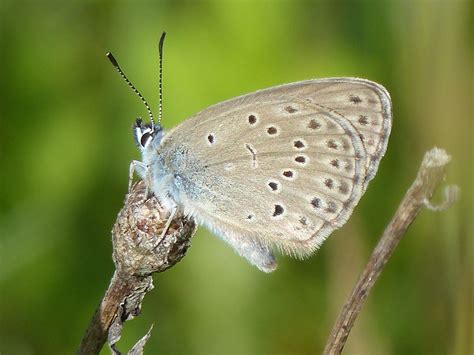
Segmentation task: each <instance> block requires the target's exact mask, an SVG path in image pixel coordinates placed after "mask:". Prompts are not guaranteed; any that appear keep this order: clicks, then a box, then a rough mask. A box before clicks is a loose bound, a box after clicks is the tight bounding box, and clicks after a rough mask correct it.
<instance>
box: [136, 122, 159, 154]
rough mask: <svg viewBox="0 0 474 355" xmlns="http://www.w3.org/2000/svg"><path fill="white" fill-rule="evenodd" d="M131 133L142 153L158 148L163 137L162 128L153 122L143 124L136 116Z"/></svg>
mask: <svg viewBox="0 0 474 355" xmlns="http://www.w3.org/2000/svg"><path fill="white" fill-rule="evenodd" d="M133 135H134V138H135V144H136V145H137V147H138V149H140V151H141V152H142V154H143V153H145V152H147V151H155V150H156V149H158V147H159V146H160V142H161V138H163V128H162V127H161V126H160V125H154V124H153V123H145V124H144V123H143V122H142V119H141V118H137V120H136V121H135V124H134V125H133Z"/></svg>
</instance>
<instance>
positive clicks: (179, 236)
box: [112, 181, 197, 276]
mask: <svg viewBox="0 0 474 355" xmlns="http://www.w3.org/2000/svg"><path fill="white" fill-rule="evenodd" d="M170 213H171V211H169V210H167V209H165V208H164V207H163V206H161V205H160V203H159V202H158V200H157V199H156V197H154V196H152V197H150V198H148V199H146V198H145V184H144V182H143V181H140V182H138V183H136V184H135V185H134V186H133V187H132V189H131V191H130V193H129V194H128V195H127V196H126V199H125V205H124V207H123V208H122V210H121V211H120V213H119V215H118V217H117V220H116V222H115V225H114V228H113V230H112V243H113V259H114V263H115V267H116V268H117V271H118V272H120V273H121V274H122V276H127V275H129V276H131V275H134V276H147V275H150V274H151V273H154V272H162V271H165V270H166V269H168V268H170V267H171V266H173V265H174V264H176V263H177V262H178V261H180V260H181V258H182V257H183V256H184V255H185V254H186V251H187V250H188V248H189V246H190V245H191V237H192V236H193V235H194V233H195V231H196V228H197V226H196V223H195V222H194V220H193V219H191V218H188V217H184V216H183V215H182V214H181V213H180V211H178V212H177V213H176V214H175V217H174V218H173V221H172V222H171V224H170V227H169V229H168V231H167V233H166V235H165V236H164V238H161V235H162V233H163V230H164V229H165V226H166V223H167V221H168V217H169V216H170Z"/></svg>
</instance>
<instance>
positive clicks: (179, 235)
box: [78, 182, 196, 355]
mask: <svg viewBox="0 0 474 355" xmlns="http://www.w3.org/2000/svg"><path fill="white" fill-rule="evenodd" d="M144 194H145V184H144V183H143V182H139V183H137V184H135V185H134V186H133V188H132V190H131V192H130V193H129V194H128V195H127V197H126V200H125V205H124V207H123V208H122V210H121V211H120V213H119V215H118V217H117V220H116V222H115V225H114V228H113V230H112V241H113V259H114V263H115V267H116V270H115V273H114V275H113V277H112V280H111V282H110V285H109V288H108V289H107V292H106V293H105V296H104V298H103V299H102V301H101V303H100V305H99V307H98V309H97V310H96V313H95V315H94V317H93V318H92V320H91V322H90V324H89V327H88V328H87V331H86V334H85V335H84V338H83V339H82V341H81V345H80V348H79V350H78V354H88V355H89V354H98V353H99V352H100V350H101V349H102V346H103V345H104V343H105V341H106V340H108V344H109V346H110V348H111V350H112V352H113V353H114V354H120V352H119V351H118V350H117V349H116V346H115V344H116V343H117V342H118V341H119V339H120V335H121V331H122V325H123V323H124V322H125V321H127V320H129V319H132V318H133V317H135V316H137V315H138V314H139V313H140V307H141V302H142V300H143V297H145V295H146V293H147V292H148V291H150V290H151V289H153V279H152V277H151V274H152V273H154V272H162V271H165V270H167V269H168V268H170V267H172V266H173V265H175V264H176V263H177V262H178V261H180V260H181V258H182V257H183V256H184V255H185V254H186V251H187V249H188V247H189V246H190V239H191V237H192V236H193V234H194V232H195V231H196V224H195V223H194V221H193V220H190V219H187V218H185V217H183V216H176V217H175V218H174V219H173V221H172V223H171V225H170V227H169V229H168V231H167V232H166V234H165V237H164V238H162V237H161V235H162V233H163V230H164V229H165V226H166V222H167V219H168V217H169V215H170V213H169V211H167V210H166V209H164V208H163V207H162V206H161V205H160V204H159V203H158V200H157V199H156V198H155V197H151V198H149V199H145V196H144ZM150 331H151V328H150ZM150 331H148V333H147V334H146V335H145V336H144V337H143V338H142V339H140V340H139V341H138V343H137V344H136V345H135V346H134V347H133V348H132V349H131V350H130V352H129V354H141V353H142V352H143V346H144V345H145V343H146V340H147V339H148V338H149V337H150Z"/></svg>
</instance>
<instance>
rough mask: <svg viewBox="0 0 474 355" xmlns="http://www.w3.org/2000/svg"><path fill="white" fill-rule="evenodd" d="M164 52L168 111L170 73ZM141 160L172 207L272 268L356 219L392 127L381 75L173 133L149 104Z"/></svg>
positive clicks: (207, 113)
mask: <svg viewBox="0 0 474 355" xmlns="http://www.w3.org/2000/svg"><path fill="white" fill-rule="evenodd" d="M164 36H165V34H163V35H162V37H161V39H160V44H159V49H160V50H159V52H160V117H161V97H162V96H161V92H162V91H161V82H162V80H161V78H162V53H163V40H164ZM108 56H109V59H110V60H111V61H112V63H113V64H114V66H115V67H116V69H117V70H118V71H119V73H120V74H121V75H122V76H123V77H124V79H125V80H126V81H127V83H128V84H129V85H130V86H131V87H132V89H134V91H135V92H136V93H137V94H138V95H139V96H140V98H141V99H142V101H143V102H144V103H145V105H146V107H147V109H148V111H149V114H150V119H151V120H150V121H151V122H150V123H147V124H144V123H143V122H142V121H141V119H137V121H136V123H135V125H134V135H135V141H136V144H137V146H138V148H139V150H140V151H141V154H142V160H141V161H140V162H138V161H135V162H133V163H132V167H133V169H134V170H136V171H137V172H138V173H139V174H140V175H141V176H142V177H143V179H145V181H146V182H147V186H148V188H150V190H151V191H152V192H153V193H154V195H155V196H156V197H157V198H158V199H159V201H160V202H161V203H162V204H163V205H164V206H165V207H167V208H168V209H170V210H171V211H174V212H175V211H180V212H182V213H184V214H185V215H187V216H191V217H193V218H194V219H195V220H196V221H197V222H198V223H199V224H201V225H204V226H206V227H207V228H209V229H210V230H211V231H212V232H213V233H215V234H217V235H218V236H219V237H221V238H222V239H223V240H224V241H225V242H227V243H228V244H229V245H231V246H232V247H233V248H234V249H235V250H236V252H237V253H238V254H239V255H241V256H242V257H244V258H246V259H247V260H248V261H249V262H250V263H251V264H253V265H255V266H257V267H258V268H259V269H260V270H262V271H264V272H271V271H273V270H275V268H276V265H277V264H276V261H275V257H274V255H273V249H274V248H277V249H279V250H280V251H281V252H282V253H284V254H287V255H291V256H295V257H306V256H309V255H311V254H312V253H313V252H314V251H315V250H317V249H318V248H319V246H320V245H321V244H322V243H323V241H324V240H325V239H326V238H327V237H328V236H329V235H330V234H331V232H333V231H334V230H335V229H338V228H339V227H341V226H342V225H343V224H344V223H345V222H346V221H347V220H348V218H349V217H350V215H351V213H352V211H353V209H354V207H355V206H356V205H357V203H358V202H359V200H360V199H361V197H362V195H363V194H364V192H365V191H366V189H367V186H368V184H369V182H370V181H371V180H372V179H373V178H374V176H375V174H376V172H377V169H378V166H379V163H380V160H381V159H382V157H383V155H384V153H385V151H386V149H387V144H388V139H389V135H390V130H391V124H392V110H391V100H390V95H389V94H388V92H387V90H386V89H385V88H384V87H383V86H381V85H379V84H377V83H375V82H372V81H369V80H365V79H358V78H328V79H315V80H306V81H300V82H295V83H290V84H285V85H280V86H276V87H272V88H268V89H264V90H260V91H256V92H254V93H251V94H247V95H243V96H239V97H236V98H233V99H230V100H227V101H224V102H221V103H218V104H216V105H213V106H211V107H208V108H206V109H204V110H202V111H200V112H198V113H196V114H195V115H193V116H191V117H190V118H188V119H187V120H185V121H184V122H182V123H181V124H179V125H177V126H176V127H174V128H172V129H170V130H169V131H165V130H164V129H163V128H162V126H161V124H160V123H155V122H154V120H153V115H152V114H151V110H150V109H149V106H148V104H147V103H146V101H145V99H144V98H143V97H142V96H141V94H140V93H139V92H138V91H137V90H136V89H135V87H134V86H133V85H132V84H131V82H130V81H128V79H127V78H126V77H125V75H124V74H123V72H122V70H121V69H120V67H119V66H118V63H117V62H116V60H115V59H114V58H113V56H112V55H111V54H108Z"/></svg>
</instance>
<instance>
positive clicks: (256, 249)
mask: <svg viewBox="0 0 474 355" xmlns="http://www.w3.org/2000/svg"><path fill="white" fill-rule="evenodd" d="M221 238H222V239H223V240H224V241H225V242H227V243H228V244H230V245H231V246H232V247H233V248H234V250H235V251H236V252H237V254H239V255H240V256H242V257H244V258H245V259H247V261H248V262H249V263H250V264H252V265H255V266H256V267H257V268H259V269H260V270H261V271H263V272H267V273H268V272H272V271H275V270H276V268H277V266H278V265H277V262H276V259H275V256H274V255H273V252H272V251H271V249H270V248H268V247H266V246H263V245H262V244H260V243H259V242H256V241H252V240H248V239H247V238H244V237H242V236H228V235H221Z"/></svg>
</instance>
